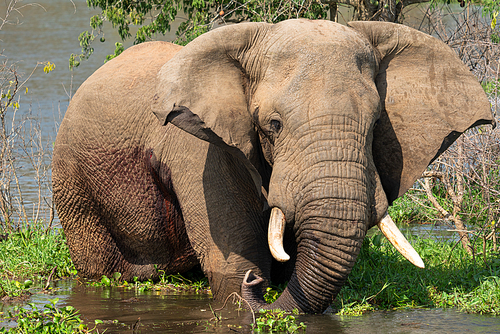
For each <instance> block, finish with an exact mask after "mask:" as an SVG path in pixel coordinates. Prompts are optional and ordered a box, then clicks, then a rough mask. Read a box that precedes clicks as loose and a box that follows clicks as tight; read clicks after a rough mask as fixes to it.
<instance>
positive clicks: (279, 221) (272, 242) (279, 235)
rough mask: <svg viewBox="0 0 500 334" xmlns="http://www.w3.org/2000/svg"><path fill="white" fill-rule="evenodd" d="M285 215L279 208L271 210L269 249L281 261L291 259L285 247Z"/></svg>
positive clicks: (268, 235) (268, 236)
mask: <svg viewBox="0 0 500 334" xmlns="http://www.w3.org/2000/svg"><path fill="white" fill-rule="evenodd" d="M285 223H286V221H285V215H284V214H283V211H281V210H280V209H279V208H273V209H272V210H271V217H270V218H269V231H268V234H267V238H268V243H269V250H270V251H271V254H272V255H273V257H274V258H275V259H276V260H277V261H279V262H286V261H288V260H290V256H289V255H288V254H287V253H286V252H285V250H284V249H283V234H284V233H285Z"/></svg>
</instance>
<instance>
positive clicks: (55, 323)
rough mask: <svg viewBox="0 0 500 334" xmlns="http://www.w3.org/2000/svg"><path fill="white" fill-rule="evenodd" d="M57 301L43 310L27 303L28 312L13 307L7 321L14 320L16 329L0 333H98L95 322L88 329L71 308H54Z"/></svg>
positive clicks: (98, 322) (0, 331) (98, 321)
mask: <svg viewBox="0 0 500 334" xmlns="http://www.w3.org/2000/svg"><path fill="white" fill-rule="evenodd" d="M58 300H59V299H57V298H56V299H53V300H51V301H50V303H49V304H46V305H45V306H44V308H43V309H38V308H37V307H36V305H35V304H33V303H29V304H28V305H29V307H30V310H28V309H25V308H22V307H15V308H14V311H13V312H12V311H9V316H8V319H11V320H15V321H16V322H17V327H13V328H5V327H2V328H1V329H0V333H61V334H63V333H68V334H69V333H77V334H79V333H99V330H98V329H97V327H96V326H97V324H100V323H102V321H100V320H96V321H95V324H96V326H94V327H93V328H89V327H88V326H87V325H86V324H84V323H83V321H82V320H81V319H80V314H79V311H77V310H75V309H74V307H72V306H65V307H62V308H58V307H56V303H57V302H58Z"/></svg>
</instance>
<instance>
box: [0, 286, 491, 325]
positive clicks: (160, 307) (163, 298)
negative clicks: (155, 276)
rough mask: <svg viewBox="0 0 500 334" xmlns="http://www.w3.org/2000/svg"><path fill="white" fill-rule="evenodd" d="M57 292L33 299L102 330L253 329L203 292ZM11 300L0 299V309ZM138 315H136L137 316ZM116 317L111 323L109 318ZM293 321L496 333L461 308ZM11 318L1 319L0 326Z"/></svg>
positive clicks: (487, 320)
mask: <svg viewBox="0 0 500 334" xmlns="http://www.w3.org/2000/svg"><path fill="white" fill-rule="evenodd" d="M54 288H55V290H56V293H55V294H53V295H52V294H51V295H47V294H36V295H33V297H32V298H31V302H33V303H35V304H36V305H37V308H38V309H41V308H42V306H43V305H44V304H47V303H49V302H50V300H51V299H54V298H56V297H57V298H59V302H58V304H57V306H58V307H63V306H65V305H71V306H74V307H75V308H76V309H78V310H80V313H81V315H82V316H81V319H82V320H84V321H85V322H87V323H89V324H93V323H94V320H95V319H99V320H103V321H104V322H105V323H106V324H105V325H101V326H100V328H101V330H102V329H103V328H107V330H106V333H132V330H131V327H132V326H134V325H135V324H136V323H140V326H139V327H138V330H139V331H137V332H134V333H200V334H201V333H207V332H208V333H214V332H215V333H251V332H252V329H251V327H250V325H251V323H252V322H253V318H252V315H251V313H250V312H247V311H241V310H238V309H237V308H236V306H235V305H234V304H231V303H228V304H227V305H226V307H225V308H224V309H223V310H222V311H216V314H217V315H218V316H221V319H222V321H220V322H215V321H213V315H212V312H211V310H210V307H212V308H213V309H214V310H217V309H218V308H221V307H222V305H221V304H220V303H214V302H213V300H211V298H210V296H209V295H207V294H203V293H202V294H195V293H171V292H170V293H165V292H160V291H149V292H136V291H134V290H125V289H123V288H116V287H112V288H109V287H108V288H94V287H89V286H85V285H79V284H78V283H77V282H76V281H73V280H61V281H58V282H56V283H55V285H54ZM10 307H12V305H2V304H0V312H5V311H6V310H7V309H9V308H10ZM139 319H140V320H139ZM113 322H114V323H113ZM296 322H297V323H299V322H304V323H305V324H306V326H307V329H306V333H311V334H313V333H314V334H360V333H361V334H365V333H374V334H388V333H392V334H436V333H440V334H441V333H442V334H448V333H449V334H451V333H460V334H461V333H481V334H486V333H491V334H493V333H499V332H500V317H492V316H484V315H475V314H466V313H460V312H458V311H456V310H442V309H430V310H418V309H417V310H399V311H374V312H370V313H367V314H365V315H363V316H358V317H355V316H339V315H336V314H323V315H300V316H298V317H297V321H296ZM14 325H15V323H12V322H11V323H8V322H4V323H2V322H0V327H2V326H6V327H10V326H14Z"/></svg>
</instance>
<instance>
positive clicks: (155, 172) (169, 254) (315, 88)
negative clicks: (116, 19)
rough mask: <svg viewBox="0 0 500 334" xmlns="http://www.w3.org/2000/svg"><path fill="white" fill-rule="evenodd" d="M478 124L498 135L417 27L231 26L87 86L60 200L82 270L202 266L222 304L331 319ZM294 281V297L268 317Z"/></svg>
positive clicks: (474, 92) (478, 97)
mask: <svg viewBox="0 0 500 334" xmlns="http://www.w3.org/2000/svg"><path fill="white" fill-rule="evenodd" d="M479 124H494V119H493V117H492V114H491V109H490V104H489V102H488V100H487V98H486V96H485V94H484V92H483V90H482V89H481V86H480V85H479V83H478V82H477V81H476V79H475V78H474V76H473V75H472V74H471V73H470V71H469V69H468V68H467V67H466V66H465V65H464V64H463V63H461V61H460V60H459V59H458V57H457V56H456V55H455V54H454V52H453V51H452V50H451V49H450V48H449V47H447V46H446V45H445V44H443V43H442V42H440V41H438V40H437V39H435V38H433V37H431V36H428V35H426V34H424V33H421V32H418V31H416V30H414V29H411V28H408V27H405V26H402V25H397V24H392V23H382V22H351V23H349V25H348V26H343V25H339V24H336V23H333V22H329V21H309V20H289V21H284V22H281V23H278V24H275V25H271V24H267V23H243V24H237V25H230V26H225V27H221V28H217V29H215V30H212V31H210V32H208V33H206V34H204V35H202V36H200V37H198V38H197V39H195V40H194V41H193V42H191V43H189V44H188V45H187V46H186V47H184V48H182V47H180V46H176V45H173V44H169V43H165V42H150V43H144V44H140V45H137V46H134V47H131V48H130V49H128V50H126V51H125V52H123V54H122V55H120V56H119V57H117V58H115V59H113V60H111V61H109V62H108V63H106V64H105V65H104V66H102V67H101V68H100V69H98V70H97V71H96V72H95V73H94V74H93V75H92V76H91V77H89V78H88V79H87V80H86V81H85V82H84V83H83V84H82V86H81V87H80V88H79V90H78V91H77V93H76V94H75V96H74V97H73V99H72V101H71V104H70V106H69V108H68V111H67V113H66V115H65V118H64V120H63V122H62V124H61V126H60V130H59V133H58V136H57V140H56V144H55V148H54V158H53V191H54V201H55V204H56V206H57V211H58V214H59V217H60V220H61V223H62V226H63V228H64V232H65V234H66V237H67V243H68V246H69V249H70V252H71V256H72V259H73V261H74V264H75V266H76V268H77V269H78V271H79V273H80V275H83V276H88V277H94V278H97V277H100V275H102V274H107V275H109V274H112V273H113V272H120V273H122V275H123V276H122V277H123V278H124V279H130V278H132V277H133V276H137V277H139V278H141V279H146V278H150V277H152V278H155V277H158V272H159V271H165V272H166V273H174V272H175V273H176V272H183V271H186V270H188V269H190V268H192V267H193V266H195V265H197V264H201V267H202V269H203V271H204V272H205V274H206V275H207V277H208V279H209V282H210V286H211V289H212V292H213V295H214V297H215V298H216V299H223V298H225V297H226V296H227V295H228V294H229V293H231V292H233V291H236V292H240V291H241V293H242V294H243V296H244V297H245V299H247V300H248V301H249V303H250V304H251V306H252V307H253V308H256V309H257V308H261V307H263V308H281V309H286V310H291V309H294V308H297V309H298V310H299V311H302V312H322V311H323V310H324V309H325V308H326V307H328V306H329V305H330V304H331V303H332V301H333V299H334V298H335V296H336V295H337V293H338V292H339V290H340V289H341V287H342V285H343V283H344V281H345V280H346V278H347V276H348V274H349V273H350V271H351V268H352V267H353V265H354V262H355V261H356V257H357V255H358V253H359V250H360V247H361V244H362V241H363V239H364V237H365V234H366V232H367V230H368V229H370V228H371V227H373V226H375V225H376V224H377V223H378V222H379V221H381V220H382V218H383V217H384V215H385V213H386V211H387V208H388V205H390V204H391V203H392V202H393V201H394V200H395V199H396V198H397V197H398V196H401V195H402V194H404V193H405V192H406V190H407V189H408V188H409V187H410V186H411V185H412V184H413V183H414V182H415V180H416V179H417V178H418V177H420V175H421V174H422V172H423V171H424V170H425V169H426V167H427V166H428V164H429V163H430V162H432V161H433V159H435V158H436V157H437V156H438V155H439V154H441V153H442V152H443V151H444V150H445V149H446V148H447V147H448V146H449V145H450V144H451V143H452V142H453V141H454V140H455V139H456V138H457V137H458V135H460V134H461V133H462V132H464V131H465V130H466V129H468V128H470V127H472V126H476V125H479ZM271 208H272V210H271ZM270 212H271V219H270V220H271V223H268V217H269V215H270ZM268 225H270V226H271V227H270V231H269V235H270V236H271V237H270V239H271V248H272V249H273V255H274V257H275V258H277V259H278V260H279V261H287V260H288V258H289V257H290V260H289V261H288V262H287V263H288V265H287V264H286V263H285V264H279V263H278V262H276V261H274V260H273V259H272V255H271V252H270V250H269V245H268V241H267V237H266V235H267V234H268V232H267V229H268ZM283 245H284V246H283ZM283 247H284V248H283ZM288 254H290V256H289V255H288ZM279 266H281V267H279ZM276 268H279V270H276ZM280 272H285V273H288V274H287V275H288V276H287V277H285V278H286V279H287V280H289V283H288V286H287V288H286V289H285V291H284V292H283V294H282V295H281V297H280V298H279V299H278V300H277V301H276V302H275V303H274V304H272V305H266V304H264V302H263V300H262V290H263V287H264V286H266V285H267V284H269V281H270V279H271V276H272V277H274V275H275V273H280Z"/></svg>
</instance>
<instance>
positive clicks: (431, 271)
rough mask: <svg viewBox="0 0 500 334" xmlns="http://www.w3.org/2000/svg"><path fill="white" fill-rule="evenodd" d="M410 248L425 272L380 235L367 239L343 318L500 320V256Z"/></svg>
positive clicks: (346, 291) (449, 246)
mask: <svg viewBox="0 0 500 334" xmlns="http://www.w3.org/2000/svg"><path fill="white" fill-rule="evenodd" d="M411 243H412V245H413V247H414V248H415V250H416V251H417V252H418V253H419V254H420V256H421V257H422V259H423V260H424V262H425V266H426V268H425V269H419V268H416V267H414V266H413V265H412V264H410V263H409V262H408V261H407V260H406V259H404V258H403V257H402V256H401V255H400V254H399V253H398V252H397V251H396V250H395V249H394V248H393V247H392V245H390V244H389V243H388V242H387V240H386V239H385V238H382V237H381V236H380V234H376V235H374V236H373V237H371V238H366V239H365V242H364V243H363V247H362V249H361V252H360V255H359V257H358V260H357V262H356V264H355V266H354V268H353V270H352V272H351V274H350V275H349V278H348V281H347V283H346V285H345V286H344V288H343V289H342V291H341V292H340V293H339V295H338V296H337V299H336V301H335V303H334V305H333V307H334V308H335V309H338V310H340V311H339V313H340V314H342V315H360V314H362V313H364V312H366V311H370V310H374V309H384V310H394V309H403V308H434V307H441V308H450V307H455V308H458V309H460V310H463V311H466V312H470V313H481V314H491V315H500V287H499V286H500V284H499V283H500V278H499V277H500V260H499V259H498V257H499V256H498V254H495V253H493V252H490V253H489V254H490V256H489V258H484V257H480V258H478V257H476V258H472V257H471V256H470V255H469V254H467V253H466V251H465V250H464V249H463V248H461V247H455V246H456V245H455V244H456V242H446V241H439V242H438V241H434V240H431V239H422V238H414V239H413V240H411Z"/></svg>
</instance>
